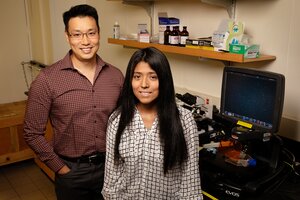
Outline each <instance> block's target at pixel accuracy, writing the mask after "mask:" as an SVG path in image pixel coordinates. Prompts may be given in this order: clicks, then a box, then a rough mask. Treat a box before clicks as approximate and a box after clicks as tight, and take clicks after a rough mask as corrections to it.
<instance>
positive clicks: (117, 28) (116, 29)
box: [113, 22, 120, 39]
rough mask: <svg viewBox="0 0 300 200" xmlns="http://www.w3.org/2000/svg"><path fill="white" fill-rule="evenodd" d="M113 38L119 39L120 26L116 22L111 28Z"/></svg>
mask: <svg viewBox="0 0 300 200" xmlns="http://www.w3.org/2000/svg"><path fill="white" fill-rule="evenodd" d="M113 38H115V39H119V38H120V25H119V23H118V22H115V24H114V27H113Z"/></svg>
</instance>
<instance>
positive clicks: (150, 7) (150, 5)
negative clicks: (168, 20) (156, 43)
mask: <svg viewBox="0 0 300 200" xmlns="http://www.w3.org/2000/svg"><path fill="white" fill-rule="evenodd" d="M123 4H127V5H134V6H140V7H142V8H144V9H145V10H146V12H147V14H148V16H149V17H150V31H149V32H150V33H151V35H153V31H154V28H153V26H154V1H153V0H148V1H138V0H123Z"/></svg>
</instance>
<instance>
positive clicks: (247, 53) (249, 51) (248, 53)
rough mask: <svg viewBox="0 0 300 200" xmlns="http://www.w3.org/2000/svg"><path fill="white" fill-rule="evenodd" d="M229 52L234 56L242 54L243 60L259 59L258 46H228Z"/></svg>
mask: <svg viewBox="0 0 300 200" xmlns="http://www.w3.org/2000/svg"><path fill="white" fill-rule="evenodd" d="M229 52H230V53H236V54H243V55H244V58H257V57H259V45H257V44H250V45H245V44H230V45H229Z"/></svg>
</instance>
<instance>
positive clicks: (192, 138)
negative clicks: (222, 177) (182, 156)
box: [180, 109, 203, 200]
mask: <svg viewBox="0 0 300 200" xmlns="http://www.w3.org/2000/svg"><path fill="white" fill-rule="evenodd" d="M181 117H182V119H181V121H182V127H183V132H184V135H185V140H186V144H187V150H188V160H187V161H186V162H185V163H184V165H183V171H182V183H181V188H180V196H181V198H180V199H197V200H201V199H203V196H202V191H201V181H200V171H199V138H198V134H197V125H196V122H195V120H194V117H193V115H192V113H191V112H189V111H188V110H185V109H184V111H183V112H182V116H181Z"/></svg>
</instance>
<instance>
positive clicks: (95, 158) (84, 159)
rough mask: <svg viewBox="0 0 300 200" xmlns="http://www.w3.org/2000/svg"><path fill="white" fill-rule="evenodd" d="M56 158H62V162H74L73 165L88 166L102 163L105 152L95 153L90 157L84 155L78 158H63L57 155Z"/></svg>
mask: <svg viewBox="0 0 300 200" xmlns="http://www.w3.org/2000/svg"><path fill="white" fill-rule="evenodd" d="M58 156H59V157H60V158H62V159H63V160H66V161H69V162H74V163H89V164H95V165H97V164H100V163H104V161H105V152H96V153H93V154H91V155H84V156H80V157H75V158H74V157H73V158H71V157H67V156H63V155H59V154H58Z"/></svg>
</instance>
